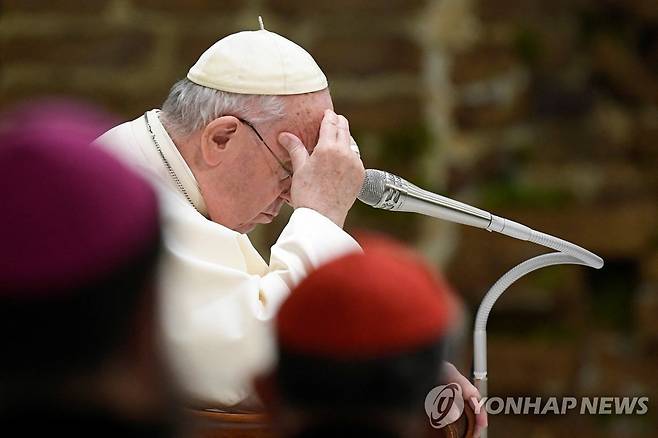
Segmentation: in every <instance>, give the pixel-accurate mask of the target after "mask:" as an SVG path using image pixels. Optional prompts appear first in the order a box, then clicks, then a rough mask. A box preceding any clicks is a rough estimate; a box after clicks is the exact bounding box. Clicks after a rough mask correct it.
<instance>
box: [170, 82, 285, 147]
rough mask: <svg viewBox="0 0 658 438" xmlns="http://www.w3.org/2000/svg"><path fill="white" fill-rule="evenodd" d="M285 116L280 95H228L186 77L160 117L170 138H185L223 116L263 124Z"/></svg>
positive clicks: (225, 92)
mask: <svg viewBox="0 0 658 438" xmlns="http://www.w3.org/2000/svg"><path fill="white" fill-rule="evenodd" d="M284 114H285V101H284V99H282V98H281V96H269V95H258V94H238V93H229V92H227V91H220V90H215V89H213V88H208V87H204V86H202V85H198V84H195V83H194V82H192V81H190V80H189V79H187V78H185V79H181V80H180V81H178V82H176V83H175V84H174V86H173V87H171V91H170V92H169V96H168V97H167V100H165V102H164V103H163V104H162V113H161V114H160V116H161V119H162V121H163V123H164V124H165V126H166V128H167V130H168V131H170V134H171V135H173V136H174V137H179V138H185V137H188V136H189V135H190V134H192V133H193V132H195V131H197V130H199V129H202V128H203V127H205V126H206V125H207V124H208V123H210V122H212V121H213V120H214V119H216V118H217V117H221V116H224V115H231V116H235V117H239V118H243V119H246V120H247V121H249V122H250V123H263V122H272V121H274V120H278V119H281V118H282V117H283V116H284Z"/></svg>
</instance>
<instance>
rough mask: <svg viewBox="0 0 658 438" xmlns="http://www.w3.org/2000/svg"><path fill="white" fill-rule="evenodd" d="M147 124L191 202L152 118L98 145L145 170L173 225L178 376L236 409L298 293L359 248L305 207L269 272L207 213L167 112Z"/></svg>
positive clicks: (169, 312)
mask: <svg viewBox="0 0 658 438" xmlns="http://www.w3.org/2000/svg"><path fill="white" fill-rule="evenodd" d="M146 117H148V124H149V125H150V128H151V131H152V133H153V135H154V136H155V142H157V143H158V145H159V148H160V150H161V151H162V154H163V155H164V157H165V158H166V161H167V162H168V163H169V166H170V167H171V170H172V171H173V172H174V173H175V174H176V176H177V178H178V180H179V181H180V183H181V184H182V185H183V187H184V188H185V191H186V192H187V194H188V196H189V198H190V200H188V199H186V198H185V196H184V195H183V192H182V191H181V190H180V189H179V188H178V187H177V186H176V183H175V182H174V178H173V177H172V175H171V174H170V171H169V169H168V168H167V165H166V164H165V160H163V157H162V156H161V155H160V153H159V152H158V149H157V147H156V144H155V142H154V140H153V138H152V136H151V133H150V132H149V129H148V125H147V123H146V120H145V116H141V117H139V118H137V119H135V120H133V121H131V122H126V123H123V124H121V125H119V126H117V127H115V128H113V129H111V130H110V131H108V132H106V133H105V134H103V135H102V136H101V137H100V138H99V139H98V140H97V141H96V142H97V143H98V144H100V145H101V146H102V147H104V148H105V149H107V150H110V151H112V152H113V153H114V154H115V155H117V156H119V157H121V158H123V159H124V160H125V161H127V162H129V163H130V164H131V165H133V166H136V167H137V168H138V169H140V170H141V171H143V172H145V173H146V174H147V175H148V176H149V178H150V179H151V180H152V181H153V183H154V185H155V187H156V188H157V190H158V192H159V197H160V202H161V209H162V215H163V224H164V257H163V266H162V272H161V275H160V278H159V288H160V302H161V320H162V324H163V334H164V341H165V347H166V350H167V353H168V355H169V358H170V360H171V362H172V365H173V368H174V372H175V374H176V377H178V379H179V382H180V383H181V384H182V386H183V388H184V390H185V391H186V392H187V393H188V394H189V395H191V396H192V397H194V398H196V399H199V400H202V401H205V402H208V403H211V404H213V405H223V406H231V405H234V404H236V403H239V402H241V401H242V400H244V399H245V398H246V397H247V396H248V395H249V393H250V389H249V381H250V379H251V377H252V376H253V373H255V372H258V371H259V370H262V369H263V368H264V367H266V366H267V365H268V364H269V362H270V361H271V359H272V352H273V350H272V339H271V330H270V321H271V319H272V317H273V315H274V314H275V312H276V311H277V309H278V307H279V305H280V304H281V302H282V301H283V300H284V298H285V297H286V296H287V295H288V293H289V292H290V289H291V288H292V287H294V286H295V285H296V284H297V283H298V282H299V281H300V280H301V279H303V278H304V277H305V276H306V275H307V274H308V273H309V271H311V270H312V269H314V268H316V267H317V266H318V265H320V264H323V263H325V262H327V261H328V260H330V259H332V258H335V257H337V256H340V255H342V254H345V253H347V252H351V251H360V247H359V245H358V244H357V243H356V241H355V240H354V239H352V237H350V236H349V235H348V234H347V233H346V232H345V231H343V230H342V229H341V228H340V227H338V226H337V225H336V224H334V223H333V222H332V221H330V220H329V219H327V218H326V217H325V216H323V215H321V214H320V213H317V212H316V211H314V210H311V209H307V208H298V209H296V210H295V211H294V212H293V214H292V216H291V217H290V221H289V222H288V224H287V225H286V227H285V228H284V230H283V232H282V233H281V236H280V237H279V239H278V240H277V242H276V244H275V245H274V246H273V247H272V250H271V258H270V263H269V265H268V264H267V263H266V262H265V261H264V260H263V258H262V257H261V256H260V255H259V254H258V252H257V251H256V249H255V248H254V247H253V246H252V244H251V242H250V241H249V238H248V237H247V236H246V235H245V234H241V233H238V232H236V231H233V230H230V229H228V228H226V227H224V226H222V225H220V224H217V223H215V222H212V221H210V220H209V219H207V218H206V217H205V216H204V215H203V213H205V205H204V202H203V198H202V197H201V192H200V191H199V188H198V186H197V182H196V180H195V178H194V176H193V174H192V172H191V170H190V169H189V167H188V166H187V164H186V163H185V161H184V160H183V158H182V156H181V155H180V153H179V152H178V149H177V148H176V146H175V145H174V143H173V141H172V140H171V138H170V137H169V135H168V134H167V132H166V131H165V129H164V127H163V126H162V124H161V123H160V121H159V119H158V110H152V111H149V112H147V114H146ZM190 201H191V202H190ZM192 204H193V205H192Z"/></svg>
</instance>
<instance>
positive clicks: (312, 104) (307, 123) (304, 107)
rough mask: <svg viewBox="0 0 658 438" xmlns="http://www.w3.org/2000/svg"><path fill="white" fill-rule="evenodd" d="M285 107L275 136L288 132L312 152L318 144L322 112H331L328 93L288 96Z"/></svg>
mask: <svg viewBox="0 0 658 438" xmlns="http://www.w3.org/2000/svg"><path fill="white" fill-rule="evenodd" d="M286 106H287V111H286V117H285V118H284V119H283V120H282V123H281V124H280V125H279V126H278V129H277V131H278V132H276V135H277V136H278V134H280V133H282V132H290V133H292V134H294V135H296V136H297V137H298V138H299V139H300V140H301V141H302V143H304V146H306V149H307V150H308V152H309V153H310V152H312V151H313V149H314V148H315V145H316V144H317V142H318V138H319V133H320V125H321V124H322V119H323V117H324V112H325V110H327V109H332V110H333V103H332V101H331V96H330V95H329V92H328V91H327V90H323V91H319V92H316V93H309V94H301V95H295V96H289V97H288V102H287V103H286Z"/></svg>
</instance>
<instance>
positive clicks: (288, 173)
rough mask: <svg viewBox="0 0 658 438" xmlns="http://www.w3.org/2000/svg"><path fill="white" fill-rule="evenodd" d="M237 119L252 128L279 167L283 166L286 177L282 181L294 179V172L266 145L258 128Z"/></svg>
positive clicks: (283, 176)
mask: <svg viewBox="0 0 658 438" xmlns="http://www.w3.org/2000/svg"><path fill="white" fill-rule="evenodd" d="M236 118H237V119H238V120H239V121H241V122H242V123H244V124H245V125H247V126H248V127H250V128H251V129H252V130H253V131H254V132H255V133H256V135H257V136H258V139H259V140H260V141H261V142H262V143H263V144H264V145H265V147H266V148H267V150H268V151H270V154H272V156H273V157H274V159H275V160H276V162H277V163H279V166H281V168H282V169H283V170H284V171H285V175H282V178H281V179H282V180H284V179H287V178H292V171H291V170H289V169H288V168H287V167H286V166H285V165H284V164H283V162H282V161H281V160H280V159H279V157H277V156H276V154H275V153H274V151H273V150H272V149H271V148H270V147H269V146H268V145H267V143H265V140H264V139H263V136H262V135H260V133H259V132H258V131H257V130H256V128H254V125H252V124H251V123H249V122H247V121H246V120H243V119H241V118H239V117H236Z"/></svg>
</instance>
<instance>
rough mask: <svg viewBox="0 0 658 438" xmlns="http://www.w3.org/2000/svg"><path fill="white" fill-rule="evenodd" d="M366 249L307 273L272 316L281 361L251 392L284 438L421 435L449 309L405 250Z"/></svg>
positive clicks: (449, 300)
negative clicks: (268, 411)
mask: <svg viewBox="0 0 658 438" xmlns="http://www.w3.org/2000/svg"><path fill="white" fill-rule="evenodd" d="M364 248H365V253H363V254H361V253H355V254H351V255H348V256H345V257H342V258H340V259H338V260H335V261H333V262H331V263H328V264H327V265H325V266H323V267H320V268H319V269H318V270H317V271H315V272H313V273H312V274H311V275H310V276H309V277H308V278H306V279H305V280H304V281H303V282H302V283H301V284H300V285H299V286H298V287H297V288H296V289H295V290H293V292H292V293H291V295H290V297H289V298H288V300H287V301H286V302H285V303H284V304H283V306H282V308H281V310H280V312H279V315H278V318H277V321H276V332H277V338H278V353H279V362H278V365H277V368H276V369H275V370H274V371H273V372H272V374H271V375H270V376H268V377H266V378H264V379H261V380H259V381H257V387H258V388H259V391H260V392H261V395H262V396H263V399H264V400H265V402H266V404H269V407H270V408H271V411H272V414H273V416H274V421H275V426H276V427H277V428H278V429H279V432H280V433H281V435H282V436H286V437H296V438H300V437H325V436H326V437H334V436H347V435H350V436H351V435H354V436H362V437H365V436H373V437H375V436H377V437H388V436H390V437H418V436H422V434H423V431H424V430H426V417H425V412H424V408H423V402H424V399H425V396H426V395H427V392H428V391H429V390H430V389H431V388H433V387H434V386H436V384H437V379H438V374H439V368H440V363H441V361H442V357H443V351H442V350H443V348H442V347H443V342H442V339H443V338H444V336H445V335H446V334H447V332H448V331H449V330H450V329H451V326H452V323H453V322H454V321H455V320H456V319H457V316H458V315H457V314H458V307H457V304H456V300H455V299H454V297H453V294H452V292H451V290H450V288H449V287H448V285H447V284H446V282H445V281H444V280H442V279H441V278H440V277H438V276H437V275H436V273H434V272H432V271H431V270H430V269H428V268H427V266H425V264H424V263H423V262H422V261H421V260H420V258H419V257H417V256H416V255H415V254H413V253H412V252H411V251H410V250H409V249H407V248H405V247H403V246H401V245H398V244H395V243H392V242H388V241H381V242H372V241H371V242H370V243H369V244H368V243H366V244H365V245H364ZM355 434H358V435H355Z"/></svg>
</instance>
